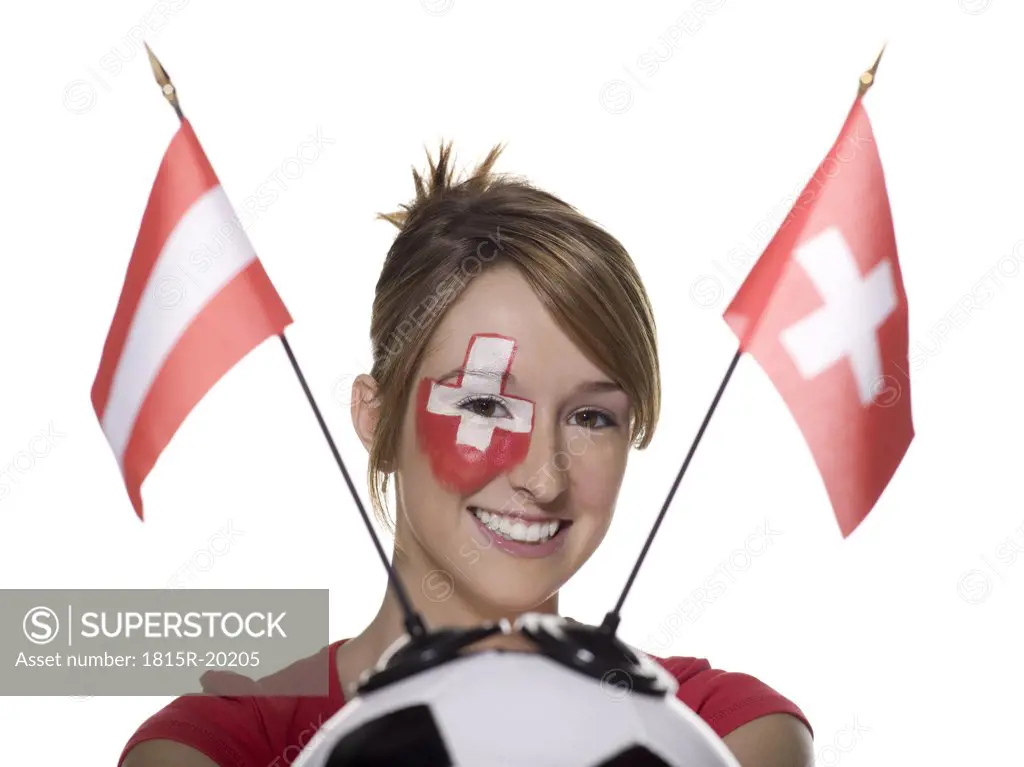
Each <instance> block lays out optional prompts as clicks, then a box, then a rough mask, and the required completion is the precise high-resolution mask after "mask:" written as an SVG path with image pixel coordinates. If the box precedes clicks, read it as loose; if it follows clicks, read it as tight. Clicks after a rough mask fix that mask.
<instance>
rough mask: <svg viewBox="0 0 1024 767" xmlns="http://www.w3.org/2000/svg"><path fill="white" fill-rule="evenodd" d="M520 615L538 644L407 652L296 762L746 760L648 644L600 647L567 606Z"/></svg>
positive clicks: (471, 765)
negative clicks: (682, 691) (570, 618)
mask: <svg viewBox="0 0 1024 767" xmlns="http://www.w3.org/2000/svg"><path fill="white" fill-rule="evenodd" d="M521 621H522V624H521V626H520V627H521V628H526V630H525V631H524V633H526V634H527V635H528V636H530V637H531V638H533V639H535V640H540V641H538V642H537V644H538V646H539V652H521V651H510V650H478V651H472V652H466V653H448V654H447V655H446V656H445V653H438V652H437V651H436V647H435V648H433V650H432V651H429V650H428V652H427V654H426V655H427V656H428V657H429V658H430V661H429V662H426V663H424V662H423V658H424V655H423V654H422V653H421V654H420V662H421V668H418V669H413V668H412V667H411V666H408V657H407V658H405V663H406V664H407V670H406V672H405V673H401V672H399V673H397V674H394V681H392V680H385V681H384V682H383V683H380V684H379V685H377V686H374V685H372V684H367V683H366V682H365V681H364V686H363V687H362V688H361V689H360V692H359V694H358V695H357V696H356V697H355V698H354V699H353V700H352V701H351V702H350V703H348V704H347V705H346V706H345V707H344V708H342V709H341V711H339V712H338V713H337V714H336V715H335V716H333V717H332V718H331V719H329V720H328V721H327V722H326V723H325V724H324V725H323V727H321V729H320V730H319V732H318V733H317V735H316V736H315V737H314V738H313V740H312V741H311V742H310V743H309V744H307V746H306V748H305V749H304V750H303V751H302V753H301V754H300V755H299V758H298V760H297V761H296V762H295V767H355V766H356V765H359V766H360V767H370V766H371V765H381V766H383V765H388V767H402V765H416V766H417V767H547V766H548V765H550V766H551V767H627V766H628V767H658V766H659V765H661V766H664V767H739V765H738V763H737V762H736V761H735V758H734V757H733V756H732V755H731V754H730V753H729V751H728V750H727V748H726V746H725V744H724V743H723V742H722V741H721V739H720V738H719V737H718V736H717V735H716V734H715V733H714V732H713V731H712V729H711V728H710V727H709V726H708V725H707V724H706V723H705V722H704V721H703V720H702V719H700V717H698V716H697V715H696V714H695V713H694V712H693V711H691V710H690V709H688V708H687V707H686V706H684V705H683V704H682V703H681V702H680V701H679V700H678V699H677V698H676V697H675V692H676V689H677V683H676V681H675V679H674V678H673V677H672V676H671V675H670V674H669V673H668V672H667V671H665V670H664V669H663V668H661V667H660V666H658V665H657V664H655V663H654V662H653V661H652V660H651V659H650V658H648V657H647V656H645V655H643V653H635V652H634V651H633V650H632V648H628V646H626V645H623V644H622V643H621V642H618V640H614V639H613V640H612V641H613V642H614V643H615V645H616V647H617V648H618V653H608V652H595V651H594V650H595V642H594V637H595V636H597V634H596V633H595V630H594V629H593V628H592V627H579V626H576V627H573V628H572V630H570V628H569V626H568V625H567V624H565V623H564V621H563V619H561V618H559V617H558V616H541V615H531V616H524V619H521ZM517 625H520V624H517ZM587 632H589V633H587ZM492 633H493V632H492ZM581 637H582V638H583V641H581ZM623 648H625V653H624V654H623V652H622V649H623ZM395 655H396V652H395V651H394V650H389V652H388V653H386V654H385V657H384V658H383V659H382V661H381V663H380V664H378V666H377V671H378V673H383V674H385V675H386V674H387V673H388V672H389V671H390V672H395V670H396V669H397V668H398V667H399V666H401V665H402V664H401V662H399V663H396V662H395ZM442 656H445V657H442ZM620 656H621V657H620ZM612 663H615V664H617V666H618V667H612ZM365 679H366V680H368V681H372V680H373V676H372V675H371V676H368V677H366V678H365ZM368 687H369V688H370V689H368V690H367V688H368Z"/></svg>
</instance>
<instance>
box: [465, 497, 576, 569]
mask: <svg viewBox="0 0 1024 767" xmlns="http://www.w3.org/2000/svg"><path fill="white" fill-rule="evenodd" d="M466 512H467V514H468V515H469V517H471V519H472V522H473V524H474V525H475V526H476V528H477V530H478V531H479V535H481V536H483V537H484V540H485V541H486V542H487V543H486V545H485V546H484V545H481V547H482V548H490V547H491V545H493V546H494V547H495V548H496V549H498V550H499V551H503V552H505V553H506V554H510V555H512V556H515V557H527V558H541V557H548V556H551V555H552V554H555V553H557V552H559V551H561V549H562V546H563V545H564V543H565V539H566V536H567V534H568V531H569V528H570V527H571V526H572V522H571V521H570V520H565V519H553V518H544V517H538V516H531V515H523V514H506V513H499V512H494V511H488V510H486V509H482V508H480V507H478V506H468V507H467V508H466ZM474 542H477V543H479V541H478V540H477V539H476V537H475V536H474Z"/></svg>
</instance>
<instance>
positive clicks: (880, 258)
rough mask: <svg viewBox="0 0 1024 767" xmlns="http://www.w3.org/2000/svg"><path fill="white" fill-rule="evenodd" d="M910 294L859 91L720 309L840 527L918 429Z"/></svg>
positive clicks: (859, 511)
mask: <svg viewBox="0 0 1024 767" xmlns="http://www.w3.org/2000/svg"><path fill="white" fill-rule="evenodd" d="M907 316H908V315H907V296H906V293H905V292H904V289H903V277H902V275H901V273H900V266H899V261H898V260H897V256H896V238H895V234H894V232H893V225H892V216H891V213H890V210H889V198H888V195H887V193H886V190H885V179H884V177H883V175H882V164H881V160H880V159H879V156H878V150H877V147H876V145H875V139H874V135H873V133H872V131H871V123H870V122H869V121H868V115H867V112H866V111H865V109H864V104H863V102H862V99H861V98H858V99H857V100H856V101H855V102H854V105H853V108H852V109H851V110H850V114H849V116H848V117H847V119H846V123H845V125H843V129H842V132H841V133H840V135H839V138H838V139H837V140H836V142H835V144H834V145H833V147H832V149H831V151H830V152H829V153H828V156H827V157H826V158H825V160H824V161H823V162H822V164H821V165H820V166H819V168H818V171H817V173H816V174H815V176H814V177H813V178H812V180H811V182H810V183H808V185H807V187H806V188H805V189H804V191H803V193H802V194H801V196H800V198H799V199H798V200H797V203H796V205H795V206H794V208H793V210H792V212H791V213H790V215H789V217H788V218H787V219H786V221H785V223H784V224H783V225H782V227H780V229H779V231H778V232H777V233H776V235H775V237H774V238H773V239H772V241H771V242H770V243H769V244H768V247H767V248H766V249H765V252H764V253H763V254H762V255H761V258H760V259H759V260H758V262H757V264H755V265H754V268H753V270H752V271H751V273H750V275H749V276H748V277H747V279H746V280H745V281H744V283H743V285H742V286H741V287H740V289H739V292H738V293H737V294H736V297H735V298H734V299H733V301H732V303H731V304H730V305H729V307H728V308H727V309H726V311H725V319H726V322H728V324H729V326H730V327H731V328H732V330H733V332H734V333H735V334H736V335H737V337H738V338H739V341H740V348H741V350H742V351H745V352H750V354H752V355H753V356H754V358H755V359H756V360H757V362H758V364H759V365H760V366H761V368H762V369H763V370H764V371H765V372H766V373H767V375H768V377H769V378H770V379H771V380H772V383H773V384H774V385H775V387H776V388H777V389H778V391H779V393H780V394H781V395H782V398H783V400H785V402H786V405H787V406H788V407H789V410H790V412H791V413H792V414H793V417H794V419H795V420H796V422H797V424H798V426H799V427H800V430H801V432H802V433H803V435H804V439H805V440H806V442H807V444H808V446H809V448H810V450H811V453H812V454H813V456H814V460H815V463H816V464H817V466H818V470H819V472H820V473H821V476H822V479H823V480H824V483H825V488H826V490H827V492H828V495H829V499H830V501H831V503H832V507H833V510H834V511H835V515H836V518H837V520H838V522H839V527H840V530H841V532H842V534H843V537H846V536H848V535H849V534H850V533H852V532H853V531H854V530H855V529H856V527H857V525H859V524H860V523H861V521H862V520H863V519H864V518H865V517H866V516H867V515H868V513H869V512H870V511H871V509H872V508H873V507H874V505H875V503H876V502H877V500H878V498H879V497H880V496H881V494H882V491H883V490H884V489H885V487H886V486H887V485H888V483H889V480H890V479H891V478H892V476H893V474H894V473H895V471H896V468H897V467H898V466H899V464H900V462H901V461H902V459H903V456H904V455H905V454H906V452H907V448H908V447H909V446H910V442H911V440H912V439H913V437H914V426H913V423H912V420H911V410H910V379H909V377H908V374H907V373H906V372H905V371H906V368H907V364H906V363H907V348H908V328H907V324H908V323H907Z"/></svg>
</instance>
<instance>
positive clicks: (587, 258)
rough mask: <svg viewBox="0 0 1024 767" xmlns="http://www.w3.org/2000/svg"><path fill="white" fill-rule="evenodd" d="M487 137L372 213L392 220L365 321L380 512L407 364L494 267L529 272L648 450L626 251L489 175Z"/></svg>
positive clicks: (650, 391)
mask: <svg viewBox="0 0 1024 767" xmlns="http://www.w3.org/2000/svg"><path fill="white" fill-rule="evenodd" d="M503 149H504V146H503V145H502V144H498V145H495V146H494V147H493V148H492V149H491V150H490V152H489V153H488V154H487V157H486V158H485V159H484V161H483V162H482V163H480V164H479V165H478V166H477V167H476V169H475V170H474V171H473V172H472V173H471V174H470V175H469V176H468V177H467V178H465V179H463V180H456V179H455V176H454V169H453V167H452V165H453V163H452V155H451V142H449V143H447V144H445V143H444V142H443V141H442V142H441V146H440V150H439V152H438V157H437V161H436V163H435V161H434V159H433V158H432V157H431V155H430V152H429V151H428V152H427V163H428V166H429V169H428V171H427V172H426V173H425V174H424V175H421V174H420V173H419V172H418V171H417V170H416V169H415V168H413V171H412V176H413V184H414V186H415V190H416V197H415V199H414V200H412V202H410V203H408V204H404V205H402V206H401V210H399V211H397V212H395V213H387V214H385V213H378V214H377V217H378V218H381V219H384V220H386V221H389V222H391V223H392V224H394V226H396V227H397V228H398V229H399V233H398V235H397V237H395V240H394V242H393V243H392V245H391V248H390V249H389V250H388V254H387V257H386V258H385V260H384V266H383V268H382V269H381V274H380V278H379V279H378V281H377V287H376V293H375V296H374V301H373V310H372V317H371V321H370V340H371V343H372V345H373V368H372V370H371V375H372V376H373V378H374V379H375V380H376V382H377V399H376V404H377V405H378V406H379V408H378V412H379V420H378V422H377V425H376V430H375V432H374V440H373V444H372V447H371V449H370V456H369V467H368V478H367V479H368V483H369V487H370V499H371V503H372V505H373V509H374V513H375V515H376V516H377V518H378V519H379V520H380V522H381V523H382V524H383V525H384V526H385V527H388V528H389V529H390V530H391V531H392V532H394V527H393V522H392V521H391V520H390V519H389V518H388V516H387V503H386V495H387V487H388V477H389V474H390V470H391V467H392V466H393V465H394V459H395V456H396V453H397V448H398V442H399V436H400V434H401V427H402V419H403V417H404V414H405V409H406V403H407V402H408V398H409V396H410V393H411V390H412V387H413V383H414V381H413V379H414V376H415V373H416V371H417V369H418V367H419V364H420V362H421V360H422V357H423V354H424V350H425V349H426V347H427V343H428V341H429V340H430V338H431V336H432V335H433V332H434V330H435V328H436V327H437V325H438V323H439V322H440V321H441V319H442V317H443V315H444V313H445V310H446V309H447V308H448V307H449V306H451V305H452V303H453V302H454V301H455V300H457V299H458V297H459V295H460V294H461V292H462V291H463V290H464V289H465V287H466V285H467V284H468V282H469V281H470V280H471V279H472V278H473V277H475V276H477V275H478V274H480V273H482V272H483V271H485V270H487V269H490V268H493V267H494V266H496V265H498V264H511V265H512V266H514V267H515V268H516V269H518V270H519V272H520V273H521V274H522V276H523V277H524V278H525V279H526V281H527V282H528V284H529V285H530V286H531V287H532V289H533V290H534V292H535V293H536V294H537V296H538V297H539V298H540V300H541V301H542V302H543V304H544V305H545V307H546V308H547V309H548V311H550V312H551V314H552V316H553V317H554V318H555V321H556V322H557V323H558V325H559V326H560V327H561V328H562V330H563V331H564V332H565V333H566V334H567V335H568V336H569V337H570V338H571V339H572V340H573V341H574V343H576V344H577V345H578V346H579V347H580V348H581V349H582V350H583V351H584V352H585V353H587V354H588V356H590V357H591V358H592V359H593V360H594V361H595V363H596V364H598V365H599V366H600V367H601V368H602V369H604V370H605V371H606V373H607V374H608V375H609V376H610V377H611V378H612V379H613V380H614V381H615V382H616V383H618V384H619V385H620V386H622V387H623V389H624V390H625V392H626V393H627V394H628V395H629V397H630V400H631V402H632V413H631V418H630V440H631V442H632V443H633V445H634V446H635V447H637V448H644V447H646V446H647V445H648V444H649V443H650V441H651V438H652V437H653V435H654V429H655V425H656V424H657V420H658V414H659V411H660V407H661V378H660V370H659V366H658V354H657V334H656V329H655V323H654V315H653V312H652V311H651V304H650V299H649V297H648V295H647V292H646V290H645V289H644V287H643V283H642V281H641V279H640V275H639V274H638V273H637V270H636V266H635V265H634V264H633V260H632V259H631V258H630V256H629V254H628V253H627V252H626V250H625V248H624V247H623V246H622V244H621V243H619V241H618V240H616V239H615V238H614V237H613V236H612V235H610V234H608V233H607V232H606V231H605V230H604V229H602V228H601V227H600V226H598V225H597V224H596V223H594V222H593V221H591V220H590V219H588V218H587V217H586V216H584V215H583V214H581V213H580V212H579V211H577V210H576V209H575V208H574V207H572V206H571V205H569V204H568V203H566V202H563V201H562V200H560V199H559V198H557V197H555V196H554V195H551V194H549V193H547V192H544V191H542V190H540V189H537V188H536V187H534V186H532V185H531V184H529V183H528V182H526V181H525V180H523V179H520V178H516V177H511V176H508V175H505V174H495V173H493V172H492V168H493V166H494V164H495V162H496V161H497V159H498V157H499V155H500V154H501V152H502V150H503Z"/></svg>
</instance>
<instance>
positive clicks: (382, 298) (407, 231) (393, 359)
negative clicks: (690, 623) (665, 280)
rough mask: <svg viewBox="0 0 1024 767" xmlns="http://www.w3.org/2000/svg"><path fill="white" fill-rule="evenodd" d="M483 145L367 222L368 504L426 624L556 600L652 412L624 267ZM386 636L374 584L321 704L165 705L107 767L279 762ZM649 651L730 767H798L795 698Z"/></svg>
mask: <svg viewBox="0 0 1024 767" xmlns="http://www.w3.org/2000/svg"><path fill="white" fill-rule="evenodd" d="M501 150H502V147H501V146H500V145H499V146H496V147H495V148H494V149H492V150H491V152H490V153H489V154H488V156H487V158H486V159H485V161H484V162H483V163H482V164H481V165H480V166H478V167H477V169H476V170H475V171H474V172H473V173H472V174H471V175H470V176H469V177H468V178H467V179H465V180H461V181H456V180H455V179H454V178H453V176H454V173H453V169H452V163H451V145H450V144H449V145H444V144H442V146H441V148H440V152H439V155H438V159H437V162H436V164H435V163H434V161H433V159H432V158H429V156H428V160H429V165H430V170H429V173H428V174H426V177H425V178H424V177H423V176H421V175H420V174H419V173H417V172H416V171H415V170H414V171H413V178H414V181H415V185H416V198H415V200H414V201H413V202H412V203H411V204H409V205H404V206H402V207H403V210H402V212H400V213H395V214H391V215H386V216H381V217H382V218H385V219H387V220H388V221H390V222H392V223H393V224H395V225H396V226H397V227H398V228H399V230H400V233H399V235H398V236H397V238H396V239H395V241H394V244H393V245H392V247H391V249H390V251H389V252H388V255H387V259H386V260H385V263H384V268H383V270H382V272H381V275H380V279H379V281H378V283H377V290H376V296H375V299H374V304H373V316H372V318H371V327H370V335H371V339H372V342H373V348H374V362H373V369H372V371H371V372H370V373H369V374H368V375H362V376H360V377H359V378H358V379H356V381H355V383H354V386H353V400H352V422H353V424H354V426H355V429H356V432H357V433H358V435H359V437H360V439H361V440H362V442H363V444H364V445H365V446H366V449H367V450H368V451H369V483H370V495H371V500H372V503H373V507H374V511H375V513H376V514H377V515H378V516H379V517H380V519H381V520H382V521H383V522H385V524H387V526H388V527H389V529H391V530H392V531H393V532H394V535H395V552H394V559H393V561H394V565H395V567H396V569H397V571H398V573H399V576H400V577H401V579H402V582H403V583H404V584H407V585H408V586H407V587H408V589H409V591H410V598H411V599H413V601H414V603H415V606H416V607H417V609H419V610H420V611H421V612H422V614H423V615H424V618H425V619H426V621H427V622H428V625H430V626H442V625H447V626H471V625H477V624H480V623H482V622H485V621H495V620H498V619H499V618H502V617H504V618H508V619H509V620H510V621H511V620H514V619H515V617H516V616H517V615H519V614H520V613H523V612H526V611H538V612H551V613H557V612H558V590H559V589H560V588H561V586H562V585H563V584H564V583H565V582H566V581H568V580H569V578H570V577H572V575H573V574H574V573H575V572H576V571H577V570H578V569H579V568H580V567H581V566H582V565H583V563H584V562H586V561H587V559H588V558H589V557H590V556H591V555H592V554H593V553H594V551H595V549H596V548H597V547H598V545H599V544H600V543H601V541H602V539H603V538H604V536H605V533H606V532H607V531H608V527H609V525H610V523H611V520H612V514H613V511H614V508H615V502H616V497H617V495H618V492H619V486H620V484H621V482H622V477H623V473H624V472H625V469H626V461H627V458H628V455H629V451H630V448H632V447H638V448H643V447H646V446H647V444H648V443H649V442H650V440H651V437H652V435H653V433H654V427H655V424H656V422H657V419H658V412H659V403H660V378H659V367H658V358H657V347H656V336H655V325H654V319H653V317H652V313H651V307H650V301H649V299H648V296H647V294H646V291H645V290H644V288H643V285H642V284H641V281H640V277H639V275H638V274H637V271H636V268H635V266H634V264H633V262H632V260H631V258H630V257H629V255H628V254H627V253H626V251H625V250H624V248H623V247H622V245H621V244H620V243H619V242H618V241H617V240H616V239H615V238H614V237H612V236H611V235H610V234H608V233H607V232H605V231H604V230H603V229H601V228H600V227H599V226H597V225H596V224H595V223H593V222H592V221H590V220H588V219H587V218H586V217H584V216H583V215H582V214H580V213H579V212H578V211H576V210H575V209H574V208H572V207H571V206H570V205H568V204H566V203H565V202H563V201H561V200H559V199H558V198H556V197H554V196H552V195H550V194H548V193H546V192H543V191H540V190H538V189H536V188H534V187H532V186H530V185H529V184H527V183H525V182H523V181H521V180H518V179H514V178H509V177H505V176H501V175H497V174H494V173H492V171H491V168H492V166H493V164H494V162H495V160H497V158H498V155H499V154H500V152H501ZM392 477H393V478H394V491H395V501H396V520H395V523H394V525H393V526H392V524H391V521H390V519H388V517H387V511H386V501H385V497H386V493H387V488H388V484H389V480H390V479H391V478H392ZM442 591H443V593H441V592H442ZM439 597H444V598H439ZM402 633H403V628H402V616H401V612H400V610H399V607H398V605H397V603H396V601H395V600H394V597H393V594H392V592H391V590H390V589H388V590H387V593H386V596H385V597H384V600H383V602H382V604H381V606H380V610H379V612H378V613H377V616H376V617H375V618H374V619H373V621H372V622H371V623H370V625H369V626H367V627H366V628H365V629H364V630H363V631H362V633H360V634H359V635H358V636H356V637H353V638H351V639H347V640H342V641H340V642H336V643H334V644H332V645H330V646H329V647H327V648H325V649H324V650H323V653H326V654H327V656H328V660H329V663H330V670H331V687H330V694H329V696H328V697H327V698H322V697H321V698H266V697H250V698H246V697H214V696H188V697H182V698H179V699H177V700H175V701H173V702H172V703H171V704H170V705H168V706H167V707H166V708H164V709H163V710H161V711H159V712H158V713H156V714H155V715H154V716H152V717H151V718H150V719H149V720H148V721H146V722H145V723H144V724H143V725H142V726H141V727H140V728H139V730H138V731H137V732H136V733H135V735H134V736H133V737H132V738H131V740H130V741H129V742H128V744H127V746H126V747H125V751H124V754H122V761H121V762H120V764H121V765H122V767H171V765H173V766H174V767H211V766H212V765H217V766H218V767H276V766H277V765H287V764H290V763H291V762H292V761H294V759H295V758H296V756H297V755H298V752H299V750H300V749H301V748H302V746H304V745H305V743H307V742H308V741H309V739H310V738H311V737H312V735H313V733H314V732H315V731H316V729H317V728H318V727H319V726H320V725H321V724H322V723H323V722H325V721H327V719H329V718H330V717H331V715H333V714H334V713H335V712H336V711H337V710H338V709H339V708H340V707H341V706H343V705H344V703H345V700H346V699H348V698H350V697H351V695H352V693H353V687H354V685H355V683H356V681H357V679H358V677H359V674H360V673H361V672H362V671H363V670H364V669H366V668H368V667H370V666H372V665H373V664H375V663H376V661H377V659H378V658H379V657H380V655H381V654H382V653H383V652H384V650H385V649H386V648H388V647H389V646H390V645H391V644H392V643H393V642H394V641H395V640H396V639H397V638H399V637H400V636H401V635H402ZM493 643H495V644H504V645H505V646H522V647H528V645H524V644H522V643H519V642H517V638H516V637H498V638H496V639H494V642H493ZM319 658H320V659H321V660H322V659H323V657H322V655H321V656H319ZM655 660H657V661H658V662H659V663H661V664H662V665H663V666H664V667H665V668H667V669H668V670H669V671H670V672H671V673H672V674H673V675H674V676H675V677H676V678H677V679H678V680H679V692H678V697H679V698H680V699H681V700H682V701H683V703H685V704H686V705H687V706H689V707H690V708H691V709H693V710H694V711H696V712H697V714H698V715H700V716H701V717H702V718H703V719H704V720H705V721H707V722H708V723H709V724H710V725H711V727H712V728H713V729H714V730H715V731H716V732H717V733H718V734H719V735H720V736H721V737H722V738H723V739H724V741H725V743H726V745H728V746H729V748H730V749H731V750H732V751H733V753H734V754H736V756H737V758H738V759H739V761H740V763H741V764H742V765H744V767H776V766H777V767H783V766H785V767H797V766H799V767H804V765H809V764H811V732H810V725H809V724H808V723H807V720H806V718H805V717H804V715H803V713H802V712H801V711H800V709H799V708H797V706H796V705H794V704H793V703H792V702H790V701H789V700H787V699H786V698H784V697H782V696H781V695H779V694H778V693H777V692H775V691H774V690H772V689H770V688H769V687H767V686H766V685H764V684H762V683H761V682H759V681H758V680H757V679H755V678H753V677H751V676H748V675H745V674H736V673H726V672H723V671H717V670H714V669H712V668H711V667H710V666H709V664H708V663H707V661H705V660H703V659H697V658H685V657H671V658H655ZM302 663H303V662H302V661H300V662H299V664H296V666H297V667H299V666H302ZM293 672H295V673H299V672H298V671H296V669H289V670H286V671H285V672H279V673H293Z"/></svg>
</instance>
